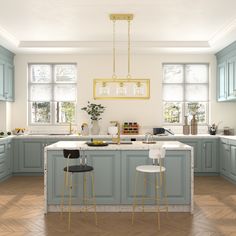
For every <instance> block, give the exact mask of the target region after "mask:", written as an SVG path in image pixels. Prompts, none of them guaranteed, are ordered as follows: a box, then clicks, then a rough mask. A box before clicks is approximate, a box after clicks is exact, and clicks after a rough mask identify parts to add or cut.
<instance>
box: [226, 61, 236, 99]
mask: <svg viewBox="0 0 236 236" xmlns="http://www.w3.org/2000/svg"><path fill="white" fill-rule="evenodd" d="M235 66H236V57H233V58H230V59H229V60H228V61H227V99H235V98H236V75H235V69H236V68H235Z"/></svg>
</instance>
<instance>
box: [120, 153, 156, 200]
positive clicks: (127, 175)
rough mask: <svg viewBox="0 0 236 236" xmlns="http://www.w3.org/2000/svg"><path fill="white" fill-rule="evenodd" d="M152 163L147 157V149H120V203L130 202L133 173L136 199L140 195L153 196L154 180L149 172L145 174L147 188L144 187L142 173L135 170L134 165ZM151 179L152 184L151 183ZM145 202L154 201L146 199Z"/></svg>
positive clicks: (140, 196) (139, 197)
mask: <svg viewBox="0 0 236 236" xmlns="http://www.w3.org/2000/svg"><path fill="white" fill-rule="evenodd" d="M148 164H150V165H151V164H152V162H151V159H150V158H149V157H148V151H140V150H139V151H122V156H121V170H122V174H121V181H122V183H121V186H122V196H121V202H122V204H132V203H133V196H134V187H135V175H136V173H138V176H137V189H136V196H137V199H138V201H139V202H140V200H141V199H142V195H143V194H145V196H146V197H151V196H152V195H153V196H154V191H153V189H154V182H153V181H152V180H153V179H152V178H151V176H152V175H151V174H147V180H148V184H147V189H146V190H145V188H144V174H143V173H140V172H136V167H137V166H140V165H148ZM151 181H152V183H153V184H151ZM145 203H146V204H150V203H154V201H152V200H146V201H145Z"/></svg>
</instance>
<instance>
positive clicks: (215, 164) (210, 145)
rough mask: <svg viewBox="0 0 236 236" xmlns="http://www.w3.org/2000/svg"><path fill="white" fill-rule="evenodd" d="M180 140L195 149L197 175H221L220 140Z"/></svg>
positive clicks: (195, 170)
mask: <svg viewBox="0 0 236 236" xmlns="http://www.w3.org/2000/svg"><path fill="white" fill-rule="evenodd" d="M178 140H179V141H180V142H182V143H185V144H187V145H189V146H192V147H193V150H194V172H195V173H203V174H207V173H209V174H211V173H219V155H218V151H217V150H218V139H216V138H212V139H211V138H207V139H199V138H196V139H194V138H191V139H189V138H185V139H178Z"/></svg>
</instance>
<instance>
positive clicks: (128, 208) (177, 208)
mask: <svg viewBox="0 0 236 236" xmlns="http://www.w3.org/2000/svg"><path fill="white" fill-rule="evenodd" d="M161 208H162V206H161ZM47 210H48V212H60V211H61V206H60V205H48V208H47ZM84 210H85V207H84V206H81V205H72V206H71V211H72V212H84ZM96 211H97V212H132V211H133V205H97V207H96ZM142 211H143V209H142V207H141V206H137V207H136V209H135V212H142ZM156 211H157V207H156V206H155V205H148V206H144V212H156ZM161 211H163V212H165V211H166V210H165V209H163V210H161ZM168 211H169V212H189V213H190V212H191V207H190V205H169V206H168ZM64 212H68V206H64ZM88 212H94V207H93V205H89V206H88Z"/></svg>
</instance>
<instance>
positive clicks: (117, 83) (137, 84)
mask: <svg viewBox="0 0 236 236" xmlns="http://www.w3.org/2000/svg"><path fill="white" fill-rule="evenodd" d="M110 20H112V22H113V74H112V78H98V79H94V80H93V97H94V99H110V100H112V99H149V98H150V80H149V79H137V78H133V77H132V76H131V73H130V64H131V63H130V58H131V47H130V44H131V40H130V38H131V37H130V27H131V21H132V20H133V14H111V15H110ZM120 20H122V21H124V20H125V21H127V23H128V40H127V42H128V43H127V51H128V52H127V54H128V58H127V59H128V60H127V61H128V64H127V76H126V78H122V77H117V75H116V37H115V36H116V21H120Z"/></svg>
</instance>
